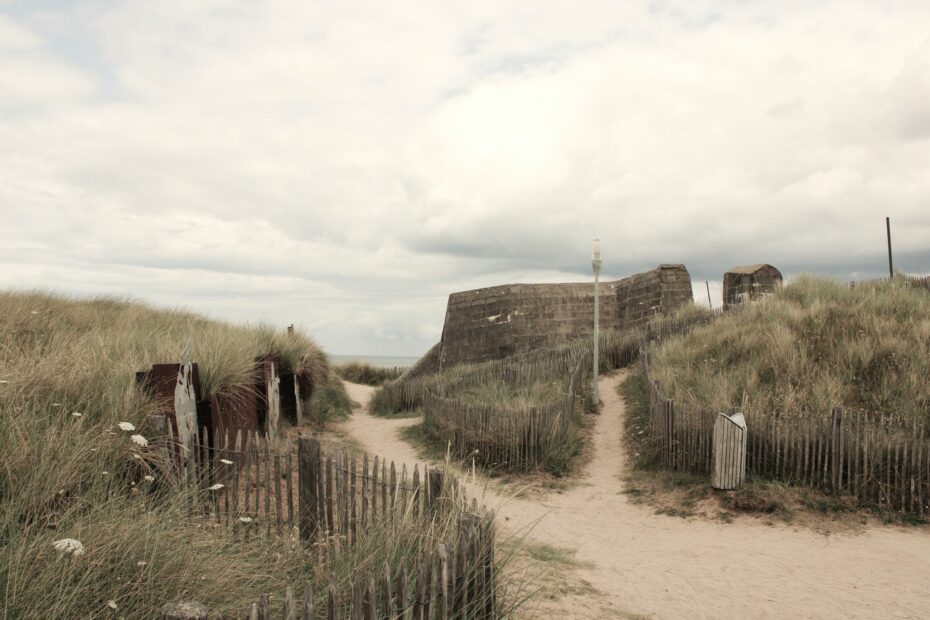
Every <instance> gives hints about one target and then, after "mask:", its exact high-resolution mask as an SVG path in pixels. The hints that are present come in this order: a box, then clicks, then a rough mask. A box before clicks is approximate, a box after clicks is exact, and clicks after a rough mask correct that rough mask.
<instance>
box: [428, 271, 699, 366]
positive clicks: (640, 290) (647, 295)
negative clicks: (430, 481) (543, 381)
mask: <svg viewBox="0 0 930 620" xmlns="http://www.w3.org/2000/svg"><path fill="white" fill-rule="evenodd" d="M599 293H600V303H601V307H600V311H601V319H600V321H601V329H602V330H610V329H624V328H630V327H636V326H639V325H642V324H643V323H645V322H646V321H647V320H648V319H649V318H650V317H652V316H655V315H657V314H663V313H667V312H670V311H672V310H674V309H675V308H678V307H679V306H681V305H684V304H687V303H690V302H691V301H692V300H693V298H692V293H691V276H690V275H689V274H688V270H687V269H686V268H685V266H684V265H659V267H657V268H656V269H653V270H652V271H647V272H645V273H639V274H636V275H633V276H630V277H628V278H623V279H622V280H616V281H613V282H602V283H601V285H600V291H599ZM593 314H594V284H593V283H587V282H586V283H570V284H506V285H503V286H493V287H490V288H482V289H477V290H473V291H464V292H461V293H453V294H452V295H450V296H449V303H448V306H447V309H446V319H445V324H444V326H443V331H442V340H441V342H440V343H439V345H438V348H436V347H434V348H433V349H432V350H431V351H430V353H429V354H428V355H427V356H426V358H425V359H424V360H422V362H423V363H422V365H421V364H418V369H417V373H416V374H423V373H424V372H429V371H431V370H436V369H441V368H449V367H451V366H455V365H457V364H463V363H475V362H484V361H488V360H493V359H501V358H504V357H508V356H511V355H515V354H519V353H525V352H528V351H532V350H536V349H543V348H547V347H552V346H557V345H559V344H562V343H564V342H567V341H570V340H574V339H577V338H583V337H590V336H591V334H592V332H593V324H592V322H593Z"/></svg>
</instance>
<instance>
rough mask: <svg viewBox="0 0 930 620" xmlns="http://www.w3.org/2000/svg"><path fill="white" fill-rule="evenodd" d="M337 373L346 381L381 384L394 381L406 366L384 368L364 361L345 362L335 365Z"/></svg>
mask: <svg viewBox="0 0 930 620" xmlns="http://www.w3.org/2000/svg"><path fill="white" fill-rule="evenodd" d="M333 370H334V371H335V372H336V374H337V375H338V376H339V377H340V378H342V379H345V380H346V381H351V382H352V383H361V384H362V385H373V386H379V385H384V384H385V383H386V382H387V381H393V380H394V379H397V378H398V377H400V376H401V375H402V374H404V371H405V370H406V368H398V367H393V368H382V367H380V366H372V365H371V364H366V363H364V362H356V361H352V362H344V363H342V364H338V365H336V366H334V367H333Z"/></svg>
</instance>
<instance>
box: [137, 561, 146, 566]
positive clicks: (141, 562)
mask: <svg viewBox="0 0 930 620" xmlns="http://www.w3.org/2000/svg"><path fill="white" fill-rule="evenodd" d="M136 566H140V567H141V566H148V562H143V561H141V560H140V561H138V562H136Z"/></svg>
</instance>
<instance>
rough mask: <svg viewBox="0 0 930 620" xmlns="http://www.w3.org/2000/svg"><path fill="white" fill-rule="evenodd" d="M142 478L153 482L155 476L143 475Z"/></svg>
mask: <svg viewBox="0 0 930 620" xmlns="http://www.w3.org/2000/svg"><path fill="white" fill-rule="evenodd" d="M142 479H143V480H145V481H146V482H155V476H144V477H143V478H142Z"/></svg>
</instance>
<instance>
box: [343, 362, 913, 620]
mask: <svg viewBox="0 0 930 620" xmlns="http://www.w3.org/2000/svg"><path fill="white" fill-rule="evenodd" d="M620 380H621V377H620V376H617V375H615V376H612V377H605V378H602V379H601V381H600V394H601V399H602V401H603V403H604V408H603V411H602V413H601V415H600V416H599V418H598V420H597V423H596V428H595V432H594V435H593V436H594V439H593V441H594V456H593V458H592V459H591V461H590V462H589V463H588V464H587V466H586V469H585V472H584V474H583V477H582V482H581V484H579V485H576V486H574V487H572V488H570V489H568V490H567V491H565V492H564V493H561V494H551V495H548V496H544V497H541V498H531V499H521V498H513V497H504V496H503V495H500V494H498V493H496V492H494V491H490V492H488V493H487V494H486V495H485V498H484V501H485V503H486V504H488V505H490V506H492V507H494V508H495V509H496V510H497V514H498V517H499V520H500V522H501V525H502V526H503V527H504V528H505V529H509V530H511V531H514V530H520V529H521V528H529V527H532V530H531V532H530V534H529V536H530V538H532V539H533V540H535V541H539V542H544V543H547V544H550V545H553V546H557V547H563V548H568V549H574V550H576V551H577V553H576V555H575V559H576V560H578V561H579V562H582V563H584V564H583V565H582V566H580V567H578V568H575V569H572V570H573V573H576V574H574V575H573V576H572V578H575V579H579V578H580V579H581V580H583V581H586V582H588V583H590V584H591V585H592V586H593V587H594V588H595V589H596V590H597V591H598V593H596V594H590V593H588V594H579V595H571V594H569V595H567V596H565V597H563V598H561V599H560V600H559V601H557V602H556V603H552V602H548V603H546V604H545V605H544V606H543V607H542V608H541V609H540V612H539V615H540V616H541V617H549V616H553V615H555V614H559V615H561V616H562V617H566V618H615V617H625V616H627V615H628V614H642V615H644V616H651V617H657V618H930V533H928V532H926V531H925V530H920V529H906V528H898V527H875V528H871V529H867V530H865V531H860V532H850V533H840V534H833V535H830V536H826V535H823V534H820V533H816V532H813V531H811V530H807V529H801V528H792V527H790V526H785V525H767V524H762V523H758V522H756V521H755V520H754V519H737V520H735V521H734V522H732V523H722V522H717V521H703V520H700V519H693V520H685V519H681V518H679V517H670V516H664V515H656V514H653V510H652V509H650V508H649V507H647V506H643V505H637V504H633V503H631V502H629V501H628V500H627V497H626V495H624V494H623V493H622V489H623V483H622V482H621V480H620V474H621V472H622V471H623V467H624V454H623V448H622V444H621V426H622V420H623V416H624V404H623V401H622V399H621V398H620V397H619V396H618V395H617V392H616V386H617V384H618V382H619V381H620ZM346 386H347V389H348V390H349V394H350V396H351V397H352V398H353V399H354V400H356V401H358V402H360V403H362V404H363V405H364V404H366V403H367V402H368V399H369V397H370V395H371V393H372V392H373V389H372V388H368V387H365V386H360V385H354V384H346ZM416 422H417V420H416V419H400V420H389V419H383V418H376V417H373V416H371V415H369V414H368V413H366V411H365V410H364V409H362V410H356V412H355V414H354V415H353V416H352V418H351V419H350V421H349V422H348V423H347V425H346V426H347V430H348V432H349V433H351V434H352V435H353V436H354V437H355V438H356V439H357V440H358V441H359V442H360V443H361V444H362V445H363V446H364V447H365V449H366V450H368V451H370V452H371V453H373V454H380V455H382V456H384V457H388V458H391V459H394V460H395V461H397V462H406V463H408V464H412V463H415V462H417V461H418V459H417V455H416V452H415V451H414V449H413V448H412V447H411V446H410V445H409V444H407V443H406V442H404V441H403V440H402V439H400V437H399V435H398V431H399V429H400V428H402V427H404V426H406V425H409V424H415V423H416Z"/></svg>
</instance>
